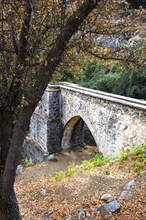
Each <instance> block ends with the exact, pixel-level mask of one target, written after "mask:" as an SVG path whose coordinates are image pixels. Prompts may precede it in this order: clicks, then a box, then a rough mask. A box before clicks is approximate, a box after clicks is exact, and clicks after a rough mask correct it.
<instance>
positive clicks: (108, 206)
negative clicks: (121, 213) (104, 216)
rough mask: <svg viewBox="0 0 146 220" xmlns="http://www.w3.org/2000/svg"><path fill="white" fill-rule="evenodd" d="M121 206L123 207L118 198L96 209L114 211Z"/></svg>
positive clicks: (98, 210)
mask: <svg viewBox="0 0 146 220" xmlns="http://www.w3.org/2000/svg"><path fill="white" fill-rule="evenodd" d="M120 208H121V206H120V204H119V203H118V202H117V201H116V200H114V201H112V202H109V203H107V204H104V205H101V206H100V207H98V208H97V209H96V211H97V212H100V211H103V210H105V211H107V212H112V213H113V212H116V211H118V210H119V209H120Z"/></svg>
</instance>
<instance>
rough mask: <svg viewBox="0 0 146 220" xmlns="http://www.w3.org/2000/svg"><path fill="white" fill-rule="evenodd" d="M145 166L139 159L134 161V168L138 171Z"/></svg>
mask: <svg viewBox="0 0 146 220" xmlns="http://www.w3.org/2000/svg"><path fill="white" fill-rule="evenodd" d="M143 168H144V164H142V163H140V162H139V161H137V160H136V161H134V162H133V163H132V169H133V170H134V171H135V172H137V171H140V170H142V169H143Z"/></svg>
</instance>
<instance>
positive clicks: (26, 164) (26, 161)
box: [23, 159, 35, 168]
mask: <svg viewBox="0 0 146 220" xmlns="http://www.w3.org/2000/svg"><path fill="white" fill-rule="evenodd" d="M34 165H35V164H34V163H32V162H31V161H30V160H27V159H25V160H24V161H23V167H24V168H27V167H33V166H34Z"/></svg>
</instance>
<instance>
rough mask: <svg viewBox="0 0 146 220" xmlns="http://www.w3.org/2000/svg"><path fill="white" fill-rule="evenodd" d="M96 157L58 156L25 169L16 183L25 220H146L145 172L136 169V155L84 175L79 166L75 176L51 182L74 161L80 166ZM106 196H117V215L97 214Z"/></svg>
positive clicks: (83, 154)
mask: <svg viewBox="0 0 146 220" xmlns="http://www.w3.org/2000/svg"><path fill="white" fill-rule="evenodd" d="M93 154H94V151H93V150H90V151H89V149H87V150H84V151H83V152H71V153H70V154H69V153H67V154H59V155H57V156H56V158H57V161H56V162H54V161H48V162H45V163H42V164H38V165H35V166H33V167H27V168H25V169H24V171H23V172H22V173H21V174H19V175H18V176H17V178H16V184H15V188H16V192H17V197H18V201H19V205H20V210H21V214H22V217H23V219H24V220H48V219H49V220H59V219H60V220H61V219H62V220H64V219H66V220H76V219H84V220H85V219H86V220H93V219H94V220H98V219H100V220H104V219H107V220H108V219H122V220H144V219H146V207H145V204H146V193H145V184H146V172H145V171H144V169H143V170H140V168H138V167H135V169H134V166H133V165H132V164H133V163H134V161H136V160H137V158H136V157H135V156H128V157H127V156H125V157H124V156H122V158H121V159H120V160H116V161H114V162H112V163H110V164H107V165H104V166H101V167H96V168H95V169H93V170H92V172H83V170H82V166H78V167H77V174H76V175H75V176H70V177H66V178H63V179H62V180H61V181H55V182H54V181H52V176H54V174H55V172H58V171H61V170H67V167H68V166H69V164H70V162H71V161H72V162H74V163H75V164H81V160H84V159H89V158H87V157H89V156H90V157H93ZM123 155H124V154H123ZM72 167H73V166H72ZM74 167H75V166H74ZM132 167H133V168H132ZM143 168H144V167H143ZM68 170H69V169H68ZM70 172H71V171H70ZM69 175H70V173H69ZM69 175H68V176H69ZM131 180H132V181H131ZM129 181H131V185H130V187H129V188H128V190H127V192H126V194H124V193H123V194H121V193H122V192H123V190H124V189H126V188H125V187H126V185H127V183H129ZM105 193H108V194H111V195H112V196H114V198H115V199H116V200H117V202H118V204H119V205H120V206H121V208H120V209H119V210H118V211H117V212H114V213H111V212H106V211H104V210H101V211H99V212H97V211H96V208H97V207H99V206H100V205H102V204H105V203H106V202H105V201H102V200H101V196H102V195H103V194H105ZM111 200H112V199H111ZM85 216H86V217H85Z"/></svg>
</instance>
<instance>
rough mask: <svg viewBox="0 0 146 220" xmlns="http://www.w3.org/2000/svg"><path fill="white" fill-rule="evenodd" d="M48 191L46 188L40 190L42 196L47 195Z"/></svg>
mask: <svg viewBox="0 0 146 220" xmlns="http://www.w3.org/2000/svg"><path fill="white" fill-rule="evenodd" d="M47 193H48V191H47V190H46V189H42V190H41V191H40V194H41V196H46V195H47Z"/></svg>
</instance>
